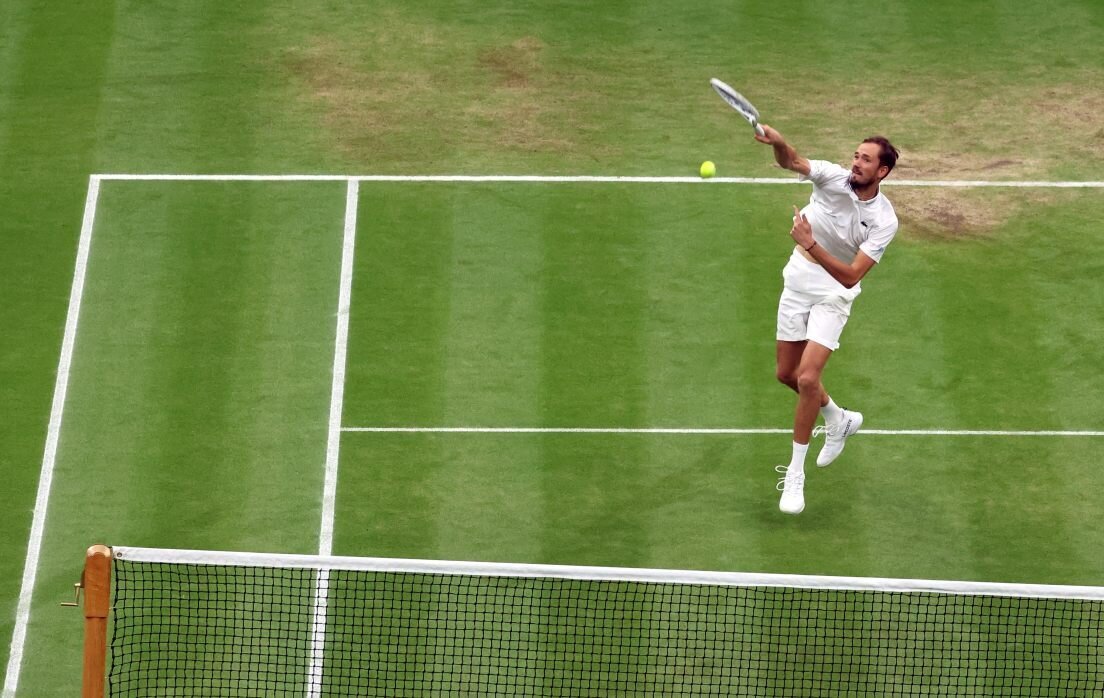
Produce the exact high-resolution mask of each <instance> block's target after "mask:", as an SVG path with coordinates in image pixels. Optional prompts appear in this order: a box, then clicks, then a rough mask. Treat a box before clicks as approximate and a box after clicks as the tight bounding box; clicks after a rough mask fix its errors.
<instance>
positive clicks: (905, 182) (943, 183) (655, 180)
mask: <svg viewBox="0 0 1104 698" xmlns="http://www.w3.org/2000/svg"><path fill="white" fill-rule="evenodd" d="M94 176H95V177H98V178H99V179H102V180H126V181H139V182H156V181H178V182H338V181H358V182H519V183H520V182H547V183H555V182H608V183H623V184H804V182H802V181H800V180H798V179H797V178H796V177H714V178H712V179H702V178H701V177H617V176H609V175H318V174H98V175H94ZM886 185H887V186H890V187H1014V188H1020V189H1034V188H1044V189H1053V188H1058V189H1102V188H1104V181H1087V182H1077V181H1065V182H1046V181H1011V180H1010V181H1000V180H954V179H944V180H922V179H898V180H891V181H889V182H886Z"/></svg>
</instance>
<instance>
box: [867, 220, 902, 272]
mask: <svg viewBox="0 0 1104 698" xmlns="http://www.w3.org/2000/svg"><path fill="white" fill-rule="evenodd" d="M896 234H897V221H896V219H895V220H894V221H893V222H892V223H890V224H888V225H884V226H882V227H880V228H875V229H874V230H872V231H870V236H869V237H867V238H866V240H864V241H863V242H862V243H861V244H860V245H859V249H860V250H862V251H863V252H865V253H866V256H867V257H870V258H871V259H873V260H874V261H875V262H880V261H882V255H883V254H885V251H886V248H887V247H889V243H891V242H893V236H894V235H896Z"/></svg>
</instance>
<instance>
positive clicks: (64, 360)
mask: <svg viewBox="0 0 1104 698" xmlns="http://www.w3.org/2000/svg"><path fill="white" fill-rule="evenodd" d="M99 197H100V180H99V178H98V177H96V176H95V175H92V176H91V177H90V178H89V180H88V195H87V196H86V197H85V200H84V219H83V221H82V222H81V233H80V242H79V244H78V246H77V260H76V264H75V265H74V269H73V286H72V289H71V291H70V293H69V311H68V313H67V314H66V316H65V334H64V336H63V338H62V342H61V358H60V360H59V361H58V370H57V381H56V382H55V383H54V399H53V404H52V405H51V407H50V424H49V426H48V427H47V430H46V448H45V452H44V453H43V456H42V471H41V473H40V474H39V477H38V495H37V496H36V497H35V508H34V517H33V519H32V522H31V534H30V538H29V539H28V541H27V560H26V563H24V565H23V582H22V584H21V586H20V588H19V605H18V606H17V608H16V613H15V629H14V630H13V631H12V643H11V654H10V655H9V656H8V669H7V674H6V676H5V678H4V698H14V696H15V690H16V688H17V687H18V686H19V671H20V668H21V666H22V663H23V646H24V643H25V642H26V639H27V624H28V623H29V622H30V619H31V597H32V595H33V594H34V585H35V577H36V576H37V575H38V557H39V554H40V553H41V551H42V535H43V532H44V531H45V529H46V509H47V507H48V506H49V503H50V487H51V485H52V484H53V480H54V464H55V463H56V462H57V447H58V436H59V435H60V433H61V420H62V417H63V415H64V411H65V394H66V392H67V391H68V389H69V367H70V365H71V364H72V363H73V346H74V345H75V344H76V340H77V321H78V319H79V317H80V307H81V298H82V296H83V295H84V277H85V272H86V271H87V269H88V253H89V250H90V249H91V247H92V224H93V221H95V219H96V202H97V201H98V200H99Z"/></svg>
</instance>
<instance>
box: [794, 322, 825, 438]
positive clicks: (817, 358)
mask: <svg viewBox="0 0 1104 698" xmlns="http://www.w3.org/2000/svg"><path fill="white" fill-rule="evenodd" d="M831 357H832V350H831V349H829V348H828V347H826V346H824V345H823V344H820V343H819V342H813V341H810V342H806V344H805V350H804V351H803V352H802V353H801V361H800V362H799V363H798V366H797V370H796V372H795V380H796V383H797V409H796V410H795V412H794V430H793V440H794V443H795V444H804V445H805V446H806V447H807V446H808V445H809V439H810V438H811V437H812V434H813V425H815V424H816V418H817V415H818V414H819V413H820V409H821V407H822V406H824V405H825V404H827V402H828V393H826V392H825V391H824V385H823V384H822V383H821V380H820V379H821V376H822V375H823V374H824V367H825V366H826V365H827V364H828V359H830V358H831Z"/></svg>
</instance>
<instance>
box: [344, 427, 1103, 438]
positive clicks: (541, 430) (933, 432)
mask: <svg viewBox="0 0 1104 698" xmlns="http://www.w3.org/2000/svg"><path fill="white" fill-rule="evenodd" d="M341 431H344V432H362V433H377V434H720V435H725V434H730V435H731V434H789V433H791V432H792V431H793V429H773V428H762V429H758V428H751V429H725V428H716V429H712V428H697V427H654V428H648V427H641V428H629V427H342V429H341ZM860 433H862V434H873V435H877V436H1095V437H1100V436H1104V431H1051V430H1048V431H1013V430H1004V429H863V430H862V431H861V432H860Z"/></svg>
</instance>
